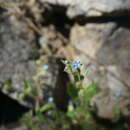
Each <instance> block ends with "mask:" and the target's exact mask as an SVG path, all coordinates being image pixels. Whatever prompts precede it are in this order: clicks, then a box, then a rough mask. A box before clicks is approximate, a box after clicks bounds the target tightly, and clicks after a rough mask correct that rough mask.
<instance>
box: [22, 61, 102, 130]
mask: <svg viewBox="0 0 130 130" xmlns="http://www.w3.org/2000/svg"><path fill="white" fill-rule="evenodd" d="M62 62H63V63H64V64H65V69H64V71H65V72H67V73H68V74H69V75H70V77H71V79H72V81H71V82H70V83H68V88H67V92H68V95H69V96H70V100H69V102H68V110H67V111H66V112H61V111H60V110H58V109H57V108H56V106H55V104H54V102H53V100H54V99H53V97H49V98H48V103H46V104H43V105H42V106H40V107H38V108H37V109H35V115H33V111H32V110H31V111H30V112H29V113H27V114H26V115H25V116H24V117H23V118H22V122H23V123H24V124H26V126H27V127H28V130H41V129H42V127H43V126H44V125H46V124H47V125H46V128H44V129H45V130H71V129H73V128H76V129H77V128H78V129H80V130H86V129H89V130H103V129H104V128H102V127H101V126H100V125H97V124H96V123H95V122H94V117H93V114H92V112H91V106H90V100H91V98H92V97H93V96H94V95H95V94H96V93H98V92H99V91H100V89H99V87H98V86H97V84H96V83H94V82H92V83H91V84H88V85H86V84H83V80H84V77H85V76H86V75H87V73H88V68H85V67H84V65H83V64H82V63H81V62H80V61H79V60H75V61H62ZM43 68H44V67H43ZM47 68H48V66H46V67H45V68H44V69H47ZM38 72H39V73H38V74H37V75H36V76H35V82H36V81H37V80H38V81H39V77H40V75H41V74H43V73H42V71H38ZM25 86H26V87H25V90H26V93H27V92H29V93H31V95H35V96H36V93H34V92H35V91H34V90H35V89H34V88H33V89H30V85H29V84H28V83H27V82H25ZM48 115H49V116H50V117H49V118H50V119H48V120H49V121H46V120H47V117H48ZM28 120H29V121H30V122H28ZM46 122H47V123H46Z"/></svg>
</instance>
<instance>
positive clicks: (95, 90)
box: [84, 82, 100, 101]
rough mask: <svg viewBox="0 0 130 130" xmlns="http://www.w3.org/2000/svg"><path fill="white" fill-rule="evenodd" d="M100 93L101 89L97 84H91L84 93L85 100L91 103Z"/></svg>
mask: <svg viewBox="0 0 130 130" xmlns="http://www.w3.org/2000/svg"><path fill="white" fill-rule="evenodd" d="M99 91H100V88H99V87H98V86H97V84H96V83H94V82H92V83H91V84H89V85H88V86H87V87H86V89H85V91H84V98H85V100H86V101H90V100H91V98H92V97H93V96H94V95H95V94H97V93H98V92H99Z"/></svg>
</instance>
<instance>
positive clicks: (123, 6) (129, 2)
mask: <svg viewBox="0 0 130 130" xmlns="http://www.w3.org/2000/svg"><path fill="white" fill-rule="evenodd" d="M41 1H42V2H43V3H44V2H48V3H50V4H54V5H61V6H66V7H67V15H68V16H69V17H70V18H74V17H76V16H79V15H83V16H87V17H88V16H102V15H104V14H105V15H106V14H111V15H115V14H118V15H122V13H123V14H124V15H126V13H127V14H129V13H128V11H130V0H100V1H99V0H41ZM121 12H122V13H121Z"/></svg>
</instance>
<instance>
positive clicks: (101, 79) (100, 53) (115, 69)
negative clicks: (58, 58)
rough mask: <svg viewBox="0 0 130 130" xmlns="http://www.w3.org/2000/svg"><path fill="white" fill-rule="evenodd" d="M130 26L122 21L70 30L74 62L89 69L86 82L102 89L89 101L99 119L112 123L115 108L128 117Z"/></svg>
mask: <svg viewBox="0 0 130 130" xmlns="http://www.w3.org/2000/svg"><path fill="white" fill-rule="evenodd" d="M129 24H130V23H129V22H122V21H118V23H117V22H108V23H102V24H100V23H87V24H85V25H84V26H80V25H75V26H74V27H73V28H72V30H71V35H70V39H71V44H72V46H73V47H74V48H75V49H76V50H77V56H75V58H79V59H81V60H82V61H83V62H84V63H85V64H86V65H88V67H89V68H90V73H89V74H88V77H87V79H86V81H87V82H88V81H91V80H94V81H95V82H97V83H98V84H99V85H100V86H101V87H102V88H103V91H102V92H101V93H100V94H99V95H98V96H96V97H94V99H93V100H92V104H93V106H96V108H97V114H98V115H99V116H100V117H102V118H107V119H113V120H114V119H115V115H114V113H113V109H114V107H115V105H117V106H119V107H120V108H121V109H122V110H121V111H122V113H123V114H124V115H125V116H129V115H130V111H129V109H128V105H129V104H130V101H129V100H128V99H129V98H130V96H129V93H130V80H129V78H130V61H129V57H130V51H129V50H130V44H129V42H130V37H129V35H130V29H129V28H130V26H129ZM126 27H127V28H126Z"/></svg>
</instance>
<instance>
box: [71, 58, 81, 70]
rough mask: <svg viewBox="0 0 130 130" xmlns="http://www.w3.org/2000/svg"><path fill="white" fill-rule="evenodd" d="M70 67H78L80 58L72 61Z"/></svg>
mask: <svg viewBox="0 0 130 130" xmlns="http://www.w3.org/2000/svg"><path fill="white" fill-rule="evenodd" d="M72 67H73V68H75V69H78V68H80V67H81V63H80V60H75V61H73V62H72Z"/></svg>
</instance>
